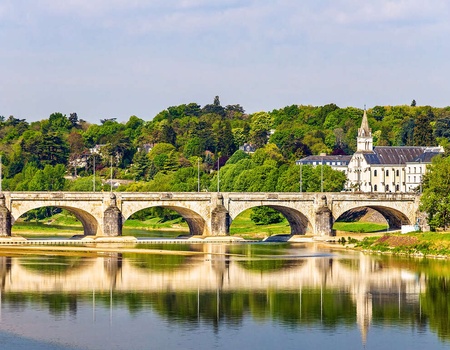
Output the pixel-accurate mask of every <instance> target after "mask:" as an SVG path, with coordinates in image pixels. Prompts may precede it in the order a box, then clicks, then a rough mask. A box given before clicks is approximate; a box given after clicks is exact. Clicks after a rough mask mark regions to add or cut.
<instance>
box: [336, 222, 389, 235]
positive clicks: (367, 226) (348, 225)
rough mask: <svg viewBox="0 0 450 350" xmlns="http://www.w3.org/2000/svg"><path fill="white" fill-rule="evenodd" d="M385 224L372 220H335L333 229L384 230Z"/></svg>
mask: <svg viewBox="0 0 450 350" xmlns="http://www.w3.org/2000/svg"><path fill="white" fill-rule="evenodd" d="M386 228H387V225H385V224H376V223H373V222H360V221H356V222H335V223H334V225H333V229H335V230H337V231H345V232H356V233H366V232H367V233H368V232H379V231H386Z"/></svg>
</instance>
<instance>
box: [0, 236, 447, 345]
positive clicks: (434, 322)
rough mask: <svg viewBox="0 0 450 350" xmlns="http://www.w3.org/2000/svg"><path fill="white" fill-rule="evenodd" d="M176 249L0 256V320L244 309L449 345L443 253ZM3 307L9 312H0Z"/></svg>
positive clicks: (224, 321) (232, 314)
mask: <svg viewBox="0 0 450 350" xmlns="http://www.w3.org/2000/svg"><path fill="white" fill-rule="evenodd" d="M172 248H173V247H172ZM158 249H159V247H158ZM177 249H179V250H182V251H188V250H194V251H195V252H196V254H195V255H176V254H165V253H166V251H164V250H163V247H161V254H137V253H124V254H121V253H104V254H98V255H95V256H92V255H86V256H47V257H37V256H26V257H21V256H12V257H11V256H3V257H0V277H1V299H0V301H1V308H0V310H3V313H2V315H0V316H2V317H0V319H1V320H2V322H1V325H2V327H4V325H5V324H6V326H7V327H10V328H11V329H15V328H16V327H17V325H16V324H14V323H11V322H14V320H15V319H18V315H19V314H23V315H24V316H25V315H26V314H27V313H28V312H29V310H36V309H39V310H40V312H44V311H45V310H46V312H47V313H48V315H50V316H52V317H54V319H58V320H66V319H68V320H71V322H70V326H71V327H72V328H74V329H75V330H76V329H77V327H81V325H79V324H78V321H77V320H78V318H80V324H81V323H82V321H81V319H82V317H84V316H82V315H83V314H84V313H85V312H86V310H91V311H90V312H91V313H92V320H93V321H96V320H97V318H98V315H99V314H103V311H107V312H108V317H109V325H110V327H112V325H113V323H114V319H115V315H116V313H117V317H118V318H119V319H121V318H125V319H127V320H128V322H129V323H130V327H133V326H132V325H133V322H132V320H133V319H134V318H136V317H142V316H144V315H148V314H149V313H150V314H153V315H155V317H157V318H158V319H160V320H163V321H162V322H163V324H167V325H170V327H169V326H167V327H168V328H165V329H164V331H165V332H169V333H170V332H173V327H175V328H177V327H188V328H189V329H191V330H192V329H194V330H195V329H196V330H199V331H200V330H201V329H203V327H205V326H206V327H207V328H208V327H210V328H211V329H212V330H213V331H214V332H228V329H229V328H230V327H231V328H233V327H239V328H242V327H246V324H247V323H248V322H249V321H248V320H249V319H250V320H252V324H253V326H255V325H258V324H261V323H267V322H269V323H272V324H276V325H278V326H280V327H282V328H285V329H287V330H288V331H295V332H298V331H299V330H300V329H310V330H311V333H314V334H317V335H319V334H321V333H329V334H335V333H337V334H340V333H341V332H342V330H341V328H342V327H344V328H349V329H355V330H357V331H358V334H359V341H358V344H360V345H361V344H362V345H367V347H368V348H370V346H374V347H373V348H376V346H375V344H377V343H370V342H368V338H370V337H369V334H370V333H371V329H372V328H374V326H376V327H375V328H379V327H382V328H383V329H384V328H385V327H386V328H390V327H400V328H402V329H405V327H406V328H407V329H413V330H416V331H417V332H418V334H420V333H427V332H429V330H428V329H430V330H431V332H432V333H434V334H437V336H438V338H439V339H441V340H442V341H443V343H441V344H442V346H443V344H445V343H446V342H447V343H446V344H447V345H448V341H449V339H450V317H449V310H450V303H449V301H448V286H449V277H448V276H450V274H448V272H449V264H448V262H446V261H429V260H414V259H395V258H393V257H382V256H380V257H373V256H368V255H364V254H362V253H350V252H345V253H341V252H333V251H331V250H329V249H323V248H320V247H314V248H313V249H311V247H309V246H303V245H270V246H269V245H222V244H207V245H195V246H194V247H189V246H183V247H180V246H178V248H177ZM5 310H6V312H7V313H8V315H9V316H11V315H13V316H11V320H9V319H8V321H7V322H5V317H4V313H5ZM125 315H128V316H125ZM74 320H75V321H74ZM48 322H50V323H51V322H54V320H53V321H48ZM177 324H178V325H179V326H176V325H177ZM47 326H48V325H47ZM123 327H126V332H131V333H132V332H133V330H131V329H128V327H129V326H126V325H123ZM134 327H136V325H134ZM2 329H4V328H2ZM171 329H172V331H171ZM374 331H375V330H374ZM21 332H25V331H24V330H21ZM202 332H204V330H202ZM25 333H26V332H25ZM194 333H195V332H194ZM27 336H32V335H30V334H27ZM40 336H41V337H42V334H41V335H40ZM84 341H86V339H85V340H84ZM141 345H143V344H141ZM223 345H224V346H223V348H225V343H224V344H223ZM136 346H137V345H136ZM136 348H139V346H137V347H136ZM413 348H414V347H413Z"/></svg>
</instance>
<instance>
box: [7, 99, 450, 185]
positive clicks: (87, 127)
mask: <svg viewBox="0 0 450 350" xmlns="http://www.w3.org/2000/svg"><path fill="white" fill-rule="evenodd" d="M414 102H415V101H414ZM362 114H363V110H362V109H359V108H355V107H346V108H340V107H338V106H337V105H335V104H327V105H324V106H309V105H292V106H286V107H283V108H280V109H275V110H273V111H268V112H265V111H261V112H256V113H251V114H247V113H246V112H245V110H244V108H243V107H242V106H241V105H239V104H234V105H227V106H222V105H221V103H220V100H219V97H218V96H216V97H215V98H214V100H213V102H212V103H211V104H207V105H205V106H201V105H199V104H197V103H189V104H181V105H178V106H171V107H168V108H167V109H165V110H163V111H161V112H160V113H158V114H157V115H156V116H154V117H153V118H152V119H151V120H147V121H145V120H143V119H141V118H139V117H137V116H131V117H129V119H128V121H127V122H123V123H121V122H118V121H117V120H116V119H114V118H104V119H101V120H100V123H98V124H95V123H90V122H87V121H85V120H83V119H81V118H79V117H78V115H77V113H71V114H70V115H69V116H67V115H64V114H62V113H59V112H56V113H53V114H51V115H50V116H49V118H48V119H44V120H41V121H36V122H31V123H29V122H27V121H26V120H25V119H18V118H15V117H14V116H9V117H8V118H5V117H2V116H0V140H1V141H0V154H1V155H2V161H3V168H2V170H3V182H2V187H3V189H4V190H11V191H50V190H52V191H57V190H69V191H91V190H93V188H94V186H95V188H96V189H97V190H101V189H109V187H108V186H109V184H105V181H104V180H106V179H108V178H109V174H110V168H112V169H113V172H114V174H113V176H114V178H116V179H123V180H129V183H128V184H123V185H121V186H120V188H119V189H118V190H120V191H197V190H200V191H217V190H220V191H255V192H258V191H281V192H283V191H289V192H291V191H299V187H300V186H299V177H300V175H299V166H297V165H296V164H295V161H296V160H298V159H300V158H302V157H305V156H308V155H313V154H319V153H323V152H325V153H327V154H352V153H353V152H354V151H355V148H356V135H357V130H358V128H359V126H360V123H361V118H362ZM367 115H368V118H369V123H370V126H371V128H372V130H373V136H374V144H375V145H390V146H396V145H397V146H413V145H420V146H435V145H437V144H441V145H443V146H445V147H447V145H448V141H449V140H450V107H445V108H437V107H431V106H417V105H416V103H412V104H411V105H410V106H408V105H402V106H375V107H373V108H371V109H368V110H367ZM244 144H249V145H251V146H252V149H253V150H254V153H251V154H249V153H246V152H244V151H242V150H239V147H241V146H242V145H244ZM302 171H303V173H302V190H303V191H320V188H321V184H320V182H321V174H319V173H321V171H320V169H319V168H313V167H310V166H304V167H303V170H302ZM94 174H95V178H94ZM322 178H323V189H324V191H340V190H342V188H343V186H344V183H345V176H344V175H343V174H342V173H340V172H338V171H334V170H332V169H331V168H329V167H327V166H325V167H324V171H323V177H322ZM102 180H103V181H102ZM94 183H95V185H94Z"/></svg>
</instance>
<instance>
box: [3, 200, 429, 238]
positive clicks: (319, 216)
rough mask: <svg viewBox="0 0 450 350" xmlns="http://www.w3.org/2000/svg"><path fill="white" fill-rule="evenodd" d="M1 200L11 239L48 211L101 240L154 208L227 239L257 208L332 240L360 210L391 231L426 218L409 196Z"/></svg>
mask: <svg viewBox="0 0 450 350" xmlns="http://www.w3.org/2000/svg"><path fill="white" fill-rule="evenodd" d="M1 195H3V197H2V198H0V236H1V235H10V234H11V233H10V232H11V225H13V224H14V222H15V220H16V219H17V218H19V217H20V216H21V215H23V214H24V213H26V212H27V211H29V210H32V209H36V208H40V207H47V206H52V207H58V208H63V209H67V210H68V211H70V212H72V213H74V215H75V216H76V217H77V218H78V219H79V220H80V221H81V222H82V224H83V227H84V234H85V235H98V236H101V235H120V234H121V227H122V223H123V222H125V220H127V219H128V218H129V217H130V216H131V215H133V214H134V213H136V212H138V211H140V210H142V209H146V208H151V207H163V208H169V209H173V210H175V211H177V212H178V213H180V214H181V215H182V216H183V217H184V218H185V219H186V221H187V223H188V225H189V229H190V233H191V234H193V235H226V234H229V228H230V224H231V222H232V220H234V219H235V218H236V217H237V216H238V215H239V214H240V213H242V212H243V211H245V210H247V209H250V208H254V207H258V206H268V207H271V208H273V209H275V210H278V211H280V212H281V213H282V214H283V215H284V216H285V217H286V219H287V220H288V222H289V225H290V233H291V234H306V233H309V234H315V235H317V234H320V235H332V234H333V232H332V225H333V222H334V220H336V219H337V218H339V217H340V216H341V215H342V214H343V213H345V212H346V211H348V210H351V209H355V208H359V207H370V208H374V209H375V210H377V211H379V212H380V213H381V214H382V215H383V216H385V217H386V218H387V219H388V220H389V222H390V224H391V226H392V225H401V224H402V223H403V222H405V223H409V224H413V223H416V221H417V219H418V218H419V217H421V218H422V221H423V217H424V215H423V213H422V214H421V216H419V214H420V213H419V212H418V208H419V202H420V196H418V195H415V194H405V193H401V194H396V193H387V194H381V193H380V194H378V193H347V192H343V193H298V192H294V193H293V192H290V193H287V192H270V193H266V192H257V193H253V192H244V193H236V192H222V193H217V192H146V193H142V192H116V193H114V194H113V195H111V193H109V192H3V193H1ZM2 203H3V204H2ZM111 208H113V209H111ZM106 217H108V218H109V219H107V220H106V219H105V218H106ZM111 220H113V221H114V222H112V221H111Z"/></svg>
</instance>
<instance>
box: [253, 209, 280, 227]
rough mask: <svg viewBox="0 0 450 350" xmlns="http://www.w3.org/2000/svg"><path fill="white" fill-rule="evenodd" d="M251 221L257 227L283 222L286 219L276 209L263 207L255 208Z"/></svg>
mask: <svg viewBox="0 0 450 350" xmlns="http://www.w3.org/2000/svg"><path fill="white" fill-rule="evenodd" d="M250 219H251V220H252V221H253V222H254V223H255V224H256V225H269V224H276V223H279V222H282V221H283V219H284V217H283V215H281V214H280V212H278V211H276V210H275V209H272V208H269V207H266V206H262V207H255V208H253V209H252V213H251V214H250Z"/></svg>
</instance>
